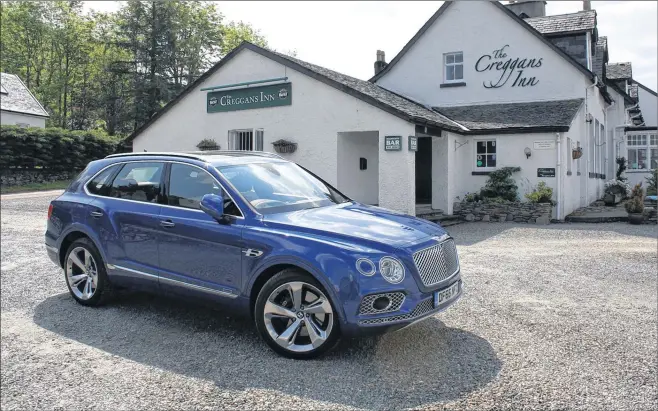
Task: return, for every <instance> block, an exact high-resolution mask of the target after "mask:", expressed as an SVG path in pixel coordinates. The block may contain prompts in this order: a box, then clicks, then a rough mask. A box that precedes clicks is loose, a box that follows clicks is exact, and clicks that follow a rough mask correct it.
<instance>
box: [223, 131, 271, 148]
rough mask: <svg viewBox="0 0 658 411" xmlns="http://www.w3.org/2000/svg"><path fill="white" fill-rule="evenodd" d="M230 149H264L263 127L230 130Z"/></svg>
mask: <svg viewBox="0 0 658 411" xmlns="http://www.w3.org/2000/svg"><path fill="white" fill-rule="evenodd" d="M228 149H229V150H245V151H263V129H262V128H257V129H245V130H230V131H229V132H228Z"/></svg>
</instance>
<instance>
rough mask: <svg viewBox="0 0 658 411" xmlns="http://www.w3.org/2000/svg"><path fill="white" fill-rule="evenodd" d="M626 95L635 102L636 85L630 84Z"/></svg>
mask: <svg viewBox="0 0 658 411" xmlns="http://www.w3.org/2000/svg"><path fill="white" fill-rule="evenodd" d="M628 94H629V95H630V96H631V97H633V98H634V99H636V100H637V83H632V84H631V85H630V86H629V87H628Z"/></svg>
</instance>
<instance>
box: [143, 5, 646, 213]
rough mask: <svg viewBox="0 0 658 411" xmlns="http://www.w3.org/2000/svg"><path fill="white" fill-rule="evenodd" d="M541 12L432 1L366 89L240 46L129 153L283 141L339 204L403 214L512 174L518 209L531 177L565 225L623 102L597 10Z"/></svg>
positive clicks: (617, 128)
mask: <svg viewBox="0 0 658 411" xmlns="http://www.w3.org/2000/svg"><path fill="white" fill-rule="evenodd" d="M585 3H587V2H585ZM544 7H545V2H543V1H532V2H516V3H514V4H509V5H507V7H506V6H503V5H502V4H500V3H498V2H466V1H461V2H445V3H444V5H443V6H442V7H441V8H440V9H439V10H438V11H437V12H436V13H435V14H434V15H433V16H432V18H430V20H429V21H428V22H427V23H426V24H425V25H424V26H423V27H422V28H421V29H420V30H419V31H418V33H417V34H416V35H415V36H414V37H413V38H412V39H411V40H410V41H409V43H407V45H406V46H405V47H404V48H403V49H402V51H401V52H400V53H399V54H398V55H397V56H396V57H395V58H394V59H393V60H392V61H391V62H390V63H388V64H387V63H386V62H385V58H384V53H383V52H378V53H377V62H376V63H375V70H376V73H375V76H374V77H373V78H372V79H370V81H363V80H359V79H355V78H352V77H349V76H346V75H343V74H340V73H337V72H334V71H331V70H328V69H325V68H322V67H319V66H316V65H313V64H310V63H306V62H303V61H301V60H298V59H296V58H292V57H289V56H286V55H283V54H279V53H275V52H271V51H268V50H265V49H262V48H260V47H257V46H255V45H252V44H249V43H243V44H242V45H240V46H239V47H238V48H236V49H235V50H233V51H232V52H231V53H229V55H227V56H226V57H225V58H224V59H223V60H222V61H220V62H219V63H218V64H216V65H215V66H214V67H212V68H211V69H210V70H209V71H208V72H207V73H205V74H204V75H203V76H202V77H201V78H199V79H198V80H197V81H196V82H195V83H194V84H192V85H191V86H190V87H188V88H187V89H186V91H184V92H183V93H182V94H181V95H180V96H178V97H177V98H176V99H175V100H174V101H172V102H171V103H169V104H168V105H167V106H165V107H164V108H163V109H162V110H161V111H160V112H159V113H158V114H157V115H156V116H154V117H153V118H152V119H151V120H150V121H149V122H148V123H146V124H145V125H144V126H142V127H141V128H140V129H139V130H137V131H136V132H135V133H134V134H133V135H132V136H131V138H132V140H133V150H134V151H143V150H148V151H169V150H175V151H188V150H196V145H197V144H198V143H199V142H200V141H201V140H202V139H208V138H209V139H214V140H215V141H216V142H217V143H218V144H219V145H220V146H221V149H247V150H265V151H274V146H273V143H275V142H280V141H281V140H284V141H287V142H291V143H294V144H295V147H296V151H294V152H292V153H288V154H283V156H285V157H286V158H289V159H290V160H292V161H295V162H297V163H299V164H301V165H302V166H304V167H307V168H309V169H310V170H311V171H313V172H314V173H316V174H318V175H319V176H321V177H322V178H324V179H325V180H327V181H328V182H329V183H331V184H333V185H335V186H336V187H337V188H338V189H339V190H341V191H343V192H344V193H345V194H347V195H348V196H351V197H352V198H354V199H355V200H358V201H361V202H364V203H370V204H379V205H380V206H382V207H387V208H391V209H396V210H400V211H403V212H406V213H410V214H414V213H415V212H416V205H417V204H423V203H431V206H432V208H434V209H440V210H442V211H443V212H445V213H447V214H452V212H453V203H454V202H455V201H456V199H457V198H458V197H460V198H463V196H464V194H466V193H468V192H476V191H479V189H480V188H482V186H484V184H485V182H486V180H487V174H488V173H489V172H491V171H492V170H496V169H498V168H500V167H504V166H514V167H520V168H521V171H520V172H518V173H515V175H514V178H515V179H516V180H517V181H518V182H519V187H520V190H519V191H520V195H521V198H523V194H525V193H526V192H528V191H530V190H531V189H532V187H534V186H535V185H536V184H537V183H538V182H540V181H544V182H546V184H547V185H548V186H550V187H552V188H553V195H554V200H555V201H556V202H557V205H556V207H555V208H554V212H553V213H554V218H558V219H564V217H565V216H566V215H567V214H569V213H571V212H572V211H573V210H574V209H576V208H578V207H580V206H584V205H587V204H589V203H591V202H592V201H594V200H596V199H598V198H600V197H601V196H602V195H603V184H604V181H605V179H606V178H610V177H611V176H612V175H613V173H614V170H615V161H614V158H615V156H616V150H617V149H616V148H615V144H614V143H615V141H614V139H615V136H617V134H616V133H617V132H618V133H619V134H618V136H620V138H622V139H623V130H624V124H626V119H627V117H628V110H626V106H627V104H632V103H634V99H632V98H631V97H630V96H629V95H628V93H627V91H625V90H622V89H620V88H619V87H616V86H615V87H616V88H615V89H612V88H610V87H608V86H607V85H606V82H605V78H606V77H605V74H604V70H605V63H607V42H605V43H606V44H605V45H604V44H603V43H604V41H601V40H600V39H599V37H598V33H597V28H596V12H595V11H593V10H584V11H582V12H579V13H573V14H569V15H563V16H549V17H546V16H545V15H544V14H545V13H544V11H545V8H544ZM519 15H520V16H521V17H519ZM524 18H525V20H524ZM597 49H598V53H597ZM416 148H417V151H416ZM578 148H580V149H581V150H582V151H583V152H584V154H583V155H582V157H580V158H579V159H574V157H577V155H575V153H577V151H578V150H577V149H578Z"/></svg>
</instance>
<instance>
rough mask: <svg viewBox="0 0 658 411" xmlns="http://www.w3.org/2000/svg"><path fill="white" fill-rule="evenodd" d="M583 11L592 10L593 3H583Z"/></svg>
mask: <svg viewBox="0 0 658 411" xmlns="http://www.w3.org/2000/svg"><path fill="white" fill-rule="evenodd" d="M583 10H592V2H591V1H584V2H583Z"/></svg>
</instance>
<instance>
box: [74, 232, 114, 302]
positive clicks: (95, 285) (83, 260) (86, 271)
mask: <svg viewBox="0 0 658 411" xmlns="http://www.w3.org/2000/svg"><path fill="white" fill-rule="evenodd" d="M64 280H65V281H66V286H67V287H68V289H69V293H71V296H72V297H73V298H74V299H75V301H77V302H78V303H80V304H82V305H85V306H92V307H94V306H99V305H103V304H105V303H107V302H108V301H110V300H111V299H112V297H113V296H114V288H113V287H112V284H111V283H110V280H109V279H108V277H107V271H106V270H105V262H104V261H103V257H101V254H100V252H99V251H98V248H96V246H95V245H94V243H93V242H92V241H91V240H90V239H88V238H80V239H78V240H75V241H74V242H73V243H72V244H71V245H70V246H69V249H68V250H67V252H66V257H65V258H64Z"/></svg>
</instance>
